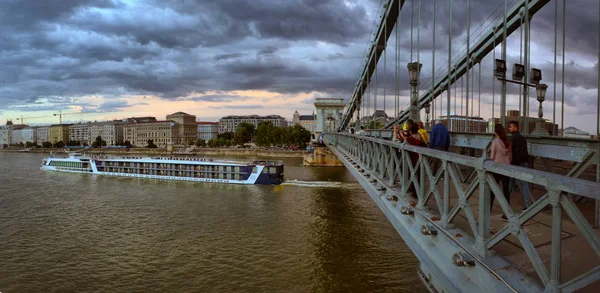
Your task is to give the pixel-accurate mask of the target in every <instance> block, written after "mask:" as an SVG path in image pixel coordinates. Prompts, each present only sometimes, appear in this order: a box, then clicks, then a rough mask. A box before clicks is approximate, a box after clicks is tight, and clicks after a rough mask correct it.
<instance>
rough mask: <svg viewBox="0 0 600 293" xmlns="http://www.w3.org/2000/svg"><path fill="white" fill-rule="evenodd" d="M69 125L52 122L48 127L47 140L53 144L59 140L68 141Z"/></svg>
mask: <svg viewBox="0 0 600 293" xmlns="http://www.w3.org/2000/svg"><path fill="white" fill-rule="evenodd" d="M69 126H71V125H70V124H54V125H51V126H50V129H48V141H49V142H50V143H52V144H55V143H57V142H59V141H62V142H63V143H65V144H66V143H67V141H69Z"/></svg>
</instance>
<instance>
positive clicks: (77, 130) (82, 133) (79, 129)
mask: <svg viewBox="0 0 600 293" xmlns="http://www.w3.org/2000/svg"><path fill="white" fill-rule="evenodd" d="M91 140H92V138H91V127H90V124H88V123H85V124H84V123H80V124H73V125H71V126H69V140H68V141H76V142H79V143H80V144H81V145H84V144H87V145H90V141H91ZM64 143H67V141H64Z"/></svg>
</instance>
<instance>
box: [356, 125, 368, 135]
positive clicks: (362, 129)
mask: <svg viewBox="0 0 600 293" xmlns="http://www.w3.org/2000/svg"><path fill="white" fill-rule="evenodd" d="M356 134H358V135H367V132H366V131H365V127H364V126H362V125H361V126H360V130H359V131H358V132H357V133H356Z"/></svg>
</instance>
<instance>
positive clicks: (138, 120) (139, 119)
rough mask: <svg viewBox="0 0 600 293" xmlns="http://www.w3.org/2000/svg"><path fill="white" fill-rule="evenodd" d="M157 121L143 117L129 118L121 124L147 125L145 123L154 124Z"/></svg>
mask: <svg viewBox="0 0 600 293" xmlns="http://www.w3.org/2000/svg"><path fill="white" fill-rule="evenodd" d="M156 121H158V120H156V117H152V116H145V117H130V118H126V119H124V121H123V122H126V123H147V122H156Z"/></svg>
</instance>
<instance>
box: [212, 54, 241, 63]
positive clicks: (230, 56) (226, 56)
mask: <svg viewBox="0 0 600 293" xmlns="http://www.w3.org/2000/svg"><path fill="white" fill-rule="evenodd" d="M242 56H244V54H243V53H231V54H219V55H217V56H215V60H216V61H220V60H227V59H235V58H239V57H242Z"/></svg>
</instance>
